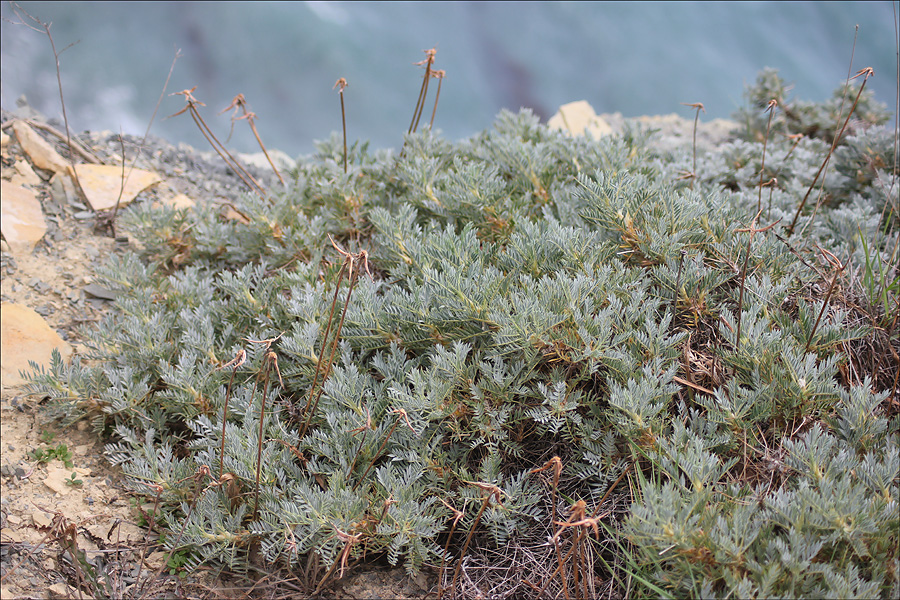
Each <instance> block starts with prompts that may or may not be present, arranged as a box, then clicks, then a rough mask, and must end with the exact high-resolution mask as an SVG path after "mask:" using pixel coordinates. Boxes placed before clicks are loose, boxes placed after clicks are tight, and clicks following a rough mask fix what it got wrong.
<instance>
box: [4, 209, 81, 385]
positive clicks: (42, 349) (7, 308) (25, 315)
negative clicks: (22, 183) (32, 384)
mask: <svg viewBox="0 0 900 600" xmlns="http://www.w3.org/2000/svg"><path fill="white" fill-rule="evenodd" d="M4 203H5V202H4ZM54 348H58V349H59V353H60V354H61V355H62V357H63V360H67V359H68V358H69V357H70V356H71V355H72V348H71V346H69V344H67V343H66V342H65V341H64V340H63V339H62V338H60V337H59V334H58V333H56V332H55V331H53V330H52V329H51V328H50V326H49V325H47V322H46V321H44V319H43V318H42V317H41V316H40V315H38V314H37V313H36V312H34V311H33V310H32V309H30V308H28V307H27V306H21V305H19V304H11V303H8V302H4V303H3V304H2V305H0V354H2V355H3V361H2V366H0V380H2V384H3V385H4V386H13V385H19V384H21V383H24V382H25V379H23V378H22V377H21V376H20V375H19V371H20V370H21V371H26V372H27V371H30V370H31V368H30V367H29V366H28V361H29V360H33V361H35V362H36V363H38V364H43V365H48V364H49V363H50V357H51V353H52V352H53V349H54Z"/></svg>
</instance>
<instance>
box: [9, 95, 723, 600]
mask: <svg viewBox="0 0 900 600" xmlns="http://www.w3.org/2000/svg"><path fill="white" fill-rule="evenodd" d="M585 104H586V103H585ZM567 106H570V105H567ZM563 108H564V109H565V107H563ZM587 109H590V107H589V106H588V107H587ZM587 109H585V107H584V106H577V107H575V106H573V107H572V109H571V111H564V112H565V114H566V116H567V117H568V119H566V123H565V124H561V125H560V126H562V127H566V126H568V128H570V129H573V130H575V131H577V132H580V131H581V130H583V129H584V127H589V128H590V129H591V131H592V133H594V134H595V135H602V134H604V133H606V132H608V131H613V132H614V131H621V129H622V127H623V126H624V119H623V118H622V117H621V115H601V116H600V117H597V116H596V115H594V114H593V110H592V109H590V110H589V111H587ZM586 111H587V112H586ZM641 121H642V122H643V123H644V124H646V125H647V126H650V127H653V128H655V129H660V130H661V134H662V135H661V136H660V138H659V143H661V144H664V145H668V146H672V145H676V144H690V143H691V137H692V126H693V119H691V118H687V119H686V118H681V117H678V116H675V115H668V116H662V117H646V118H643V119H641ZM551 122H552V121H551ZM557 122H558V121H557ZM733 127H734V124H733V123H731V122H727V121H721V120H717V121H712V122H710V123H705V124H701V129H700V131H699V134H698V139H699V141H698V145H699V146H700V148H701V149H702V148H704V147H707V148H708V147H710V146H712V145H715V144H718V143H721V142H722V141H723V140H724V139H726V137H727V134H728V132H729V131H730V130H731V129H732V128H733ZM597 128H599V129H597ZM61 129H62V127H61V126H60V125H59V124H49V125H48V124H47V123H45V122H44V121H43V120H42V119H40V117H39V116H35V115H33V114H30V113H29V110H28V107H27V106H20V107H19V110H18V111H17V113H11V112H7V111H5V110H4V111H3V113H2V130H3V136H2V154H0V158H2V174H0V179H2V184H3V204H2V206H3V216H2V228H3V238H4V240H3V245H2V253H0V273H2V284H0V300H2V302H3V308H2V326H3V339H2V395H0V426H2V442H0V444H2V453H0V454H2V461H0V476H2V500H0V503H2V511H0V519H2V521H0V526H2V530H0V534H2V539H0V541H2V551H0V572H2V588H0V596H2V598H3V599H4V600H7V599H9V600H13V599H21V598H78V597H79V591H78V589H77V588H78V584H79V581H83V580H84V579H85V578H87V579H91V578H93V579H94V583H93V584H92V585H82V590H83V592H82V597H90V596H91V595H92V594H93V595H94V596H95V597H98V598H99V597H102V596H107V597H122V598H124V597H128V598H138V597H142V598H154V597H176V598H223V597H288V596H290V595H291V594H292V593H299V591H298V590H299V588H296V587H294V588H292V587H291V586H290V585H284V586H283V587H281V588H277V587H276V586H274V585H273V584H272V583H271V581H274V580H275V579H277V578H276V577H274V576H273V577H272V578H271V579H270V581H269V582H265V581H263V582H257V584H256V586H255V587H253V586H252V585H251V584H250V583H247V582H234V581H232V580H230V579H229V578H228V577H225V576H223V577H219V578H214V577H212V576H211V575H209V574H201V575H200V576H191V577H179V576H178V572H177V564H172V561H171V560H167V559H168V558H169V557H168V556H167V554H166V553H165V552H163V551H162V548H161V547H160V546H159V545H158V544H157V536H156V534H155V533H152V532H148V531H146V530H145V529H143V528H141V527H140V524H141V523H142V522H143V521H142V519H141V518H140V513H139V511H138V510H137V509H136V505H137V499H135V498H132V497H130V496H129V495H128V494H127V493H126V492H125V491H124V488H123V486H122V482H121V479H120V475H119V473H118V472H117V471H116V470H115V469H112V468H110V467H109V465H108V463H107V462H106V461H105V460H104V458H103V446H102V443H101V442H100V441H99V440H98V439H97V438H96V436H94V435H93V434H92V433H91V430H90V425H89V423H87V422H84V421H82V422H79V423H77V424H76V425H75V426H72V427H69V428H67V429H61V428H60V427H59V425H58V423H57V422H55V421H53V420H52V419H51V418H50V417H49V415H48V414H47V413H46V411H44V410H42V399H41V398H39V397H35V396H29V395H28V394H27V393H26V391H25V390H24V389H23V385H22V384H23V380H22V378H21V377H20V376H19V370H20V369H24V368H27V364H28V363H27V361H28V359H33V360H36V361H38V362H41V363H46V362H47V361H48V360H49V352H50V348H52V347H54V346H56V347H58V348H60V349H61V351H62V352H63V354H64V356H66V357H69V356H71V355H72V354H78V353H83V352H84V349H85V348H84V340H85V337H84V336H85V335H86V334H85V333H84V330H85V329H89V328H90V327H91V324H92V323H94V322H96V321H97V320H98V319H99V318H101V316H102V315H103V314H104V313H105V312H107V311H108V310H111V307H112V304H113V302H112V300H113V298H112V295H111V294H110V293H109V291H108V290H105V289H104V288H103V287H102V286H100V285H98V283H97V282H96V281H95V273H96V270H97V268H98V267H99V266H100V265H102V264H103V262H104V261H105V260H107V259H108V257H109V256H110V255H112V254H115V253H119V252H124V251H127V250H128V247H129V244H130V243H131V242H130V241H129V239H128V238H127V237H126V236H125V235H123V234H122V233H121V232H117V231H115V230H114V228H112V227H110V226H109V224H110V219H109V218H108V216H109V215H110V213H111V212H112V210H113V207H115V204H116V201H117V200H120V199H119V195H120V191H121V189H120V188H121V176H122V175H121V174H122V163H123V151H124V161H125V163H126V165H127V168H126V170H125V172H126V173H127V172H128V170H129V169H130V167H131V166H132V165H134V166H135V169H136V170H135V171H134V172H131V174H130V175H129V176H128V181H129V184H128V185H127V186H126V188H125V190H124V192H125V193H123V194H122V198H121V200H120V204H125V203H126V202H131V201H133V202H169V203H176V204H178V205H191V206H194V209H195V210H213V209H218V208H222V207H226V206H227V204H228V203H229V202H231V201H233V200H234V199H235V198H237V197H238V196H239V195H240V194H242V193H244V191H245V189H246V188H245V187H244V184H243V183H242V182H241V181H240V179H239V178H238V177H237V176H236V175H235V174H234V172H233V171H232V170H231V169H229V168H228V167H226V166H225V164H224V162H223V161H222V159H221V158H220V157H219V156H218V155H216V154H215V153H213V152H198V151H197V150H194V149H193V148H190V147H188V146H185V145H179V146H173V145H171V144H169V143H167V142H165V141H164V140H159V139H154V138H149V139H147V140H144V141H142V140H140V139H137V138H133V137H129V136H125V137H124V139H120V138H119V136H118V135H117V134H114V133H110V132H102V133H84V134H81V135H78V136H76V137H77V140H78V141H79V143H80V145H81V146H83V150H80V151H78V152H76V153H74V154H71V155H70V152H69V150H68V146H67V144H66V143H65V135H60V130H61ZM270 154H272V155H273V159H274V160H276V164H278V165H279V167H280V168H282V170H284V171H287V170H289V168H290V166H291V165H292V164H293V163H292V161H291V159H290V158H289V157H287V156H285V155H284V154H282V153H278V152H275V153H271V152H270ZM136 158H137V160H135V159H136ZM241 159H242V160H243V161H244V162H245V163H246V164H248V165H250V166H249V167H248V168H249V169H250V171H251V172H252V173H253V174H254V176H255V177H257V178H258V179H259V180H260V181H261V182H262V183H263V185H266V186H275V185H279V184H278V183H277V180H276V179H275V177H274V174H273V173H272V170H271V169H270V168H269V167H268V165H267V163H266V162H265V158H264V157H263V156H262V154H261V153H260V154H258V155H251V156H242V157H241ZM73 162H74V163H75V165H76V166H75V172H76V173H77V174H78V181H79V182H80V188H76V186H75V185H74V184H73V178H72V177H71V176H70V174H71V171H70V169H71V164H72V163H73ZM217 207H218V208H217ZM73 543H74V546H73ZM73 547H74V548H76V549H77V552H76V554H77V553H80V552H83V553H84V561H85V562H84V564H81V565H79V566H78V567H77V568H76V566H75V565H74V564H73V560H72V552H71V549H72V548H73ZM85 569H93V571H94V574H93V575H92V574H91V573H86V572H85ZM170 571H171V574H170ZM360 571H361V572H360V573H359V574H354V575H352V576H351V575H348V576H347V578H345V580H342V581H341V582H339V583H338V585H337V587H336V588H335V589H334V590H332V592H331V593H332V594H334V595H335V596H337V597H349V598H400V597H405V598H417V597H423V596H424V595H426V593H427V592H428V590H433V589H434V586H435V582H436V579H435V576H434V575H433V574H432V575H422V576H420V577H419V578H416V579H410V578H408V577H407V576H406V575H405V573H404V571H403V570H402V569H388V568H384V567H379V566H377V565H372V566H370V567H369V568H367V569H361V570H360ZM282 575H283V574H282ZM98 582H99V583H98ZM232 585H237V586H238V589H236V588H234V587H230V586H232ZM292 589H293V591H292Z"/></svg>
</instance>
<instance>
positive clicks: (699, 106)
mask: <svg viewBox="0 0 900 600" xmlns="http://www.w3.org/2000/svg"><path fill="white" fill-rule="evenodd" d="M681 104H682V105H684V106H690V107H692V108H694V109H696V114H694V143H693V148H694V162H693V165H692V166H691V175H692V177H691V189H694V180H695V179H696V178H697V123H698V122H699V121H700V111H701V110H702V111H703V112H704V113H705V112H706V109H705V108H704V107H703V103H702V102H693V103H687V102H682V103H681Z"/></svg>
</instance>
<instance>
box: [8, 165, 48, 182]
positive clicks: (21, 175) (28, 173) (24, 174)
mask: <svg viewBox="0 0 900 600" xmlns="http://www.w3.org/2000/svg"><path fill="white" fill-rule="evenodd" d="M13 169H15V172H14V173H13V176H12V178H11V179H10V180H9V182H10V183H11V184H13V185H21V186H27V187H32V188H34V187H37V186H39V185H41V184H42V183H43V180H42V179H41V178H40V177H38V174H37V173H35V172H34V169H32V168H31V165H29V164H28V161H27V160H17V161H16V162H15V164H14V165H13Z"/></svg>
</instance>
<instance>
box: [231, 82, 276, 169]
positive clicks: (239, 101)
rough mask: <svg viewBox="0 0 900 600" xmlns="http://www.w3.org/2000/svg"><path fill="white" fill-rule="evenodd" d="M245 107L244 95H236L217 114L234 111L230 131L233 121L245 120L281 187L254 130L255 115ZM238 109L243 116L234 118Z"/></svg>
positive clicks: (270, 160) (260, 140) (273, 167)
mask: <svg viewBox="0 0 900 600" xmlns="http://www.w3.org/2000/svg"><path fill="white" fill-rule="evenodd" d="M247 106H248V104H247V100H246V99H244V95H243V94H238V95H237V96H235V97H234V98H233V99H232V100H231V104H229V105H228V106H226V107H225V108H224V109H222V111H221V112H219V114H220V115H221V114H222V113H223V112H225V111H226V110H231V109H232V108H233V109H234V112H233V113H232V115H231V129H232V131H233V130H234V122H235V121H240V120H242V119H246V120H247V122H248V123H249V124H250V129H251V130H253V137H255V138H256V143H257V144H259V147H260V148H261V149H262V151H263V154H264V155H265V157H266V160H267V161H269V166H270V167H272V170H273V171H275V175H276V176H277V177H278V180H279V181H280V182H281V185H285V183H284V177H282V176H281V173H279V172H278V168H277V167H276V166H275V163H274V162H272V159H271V158H270V157H269V151H268V150H266V146H265V144H263V143H262V139H260V137H259V132H258V131H257V130H256V123H255V122H254V119H255V118H256V113H255V112H252V111H250V110H247ZM238 109H241V110H242V111H243V114H242V115H241V116H240V117H238V116H236V115H237V111H238ZM228 138H229V139H230V138H231V132H229V133H228ZM248 175H249V173H248Z"/></svg>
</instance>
